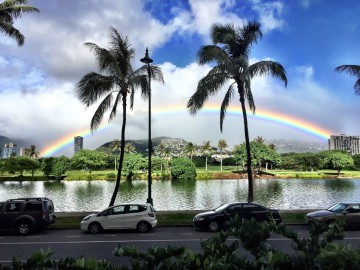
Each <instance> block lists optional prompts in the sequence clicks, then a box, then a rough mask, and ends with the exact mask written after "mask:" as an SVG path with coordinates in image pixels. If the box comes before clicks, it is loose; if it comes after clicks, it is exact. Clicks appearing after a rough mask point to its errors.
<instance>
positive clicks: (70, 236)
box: [65, 235, 81, 238]
mask: <svg viewBox="0 0 360 270" xmlns="http://www.w3.org/2000/svg"><path fill="white" fill-rule="evenodd" d="M65 237H68V238H80V237H81V236H80V235H65Z"/></svg>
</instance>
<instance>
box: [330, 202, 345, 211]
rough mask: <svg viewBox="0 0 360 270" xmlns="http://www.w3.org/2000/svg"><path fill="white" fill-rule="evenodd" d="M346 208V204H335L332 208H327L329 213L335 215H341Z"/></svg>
mask: <svg viewBox="0 0 360 270" xmlns="http://www.w3.org/2000/svg"><path fill="white" fill-rule="evenodd" d="M346 207H347V205H346V204H343V203H337V204H334V205H333V206H331V207H330V208H328V210H329V211H331V212H335V213H341V212H342V211H344V210H345V208H346Z"/></svg>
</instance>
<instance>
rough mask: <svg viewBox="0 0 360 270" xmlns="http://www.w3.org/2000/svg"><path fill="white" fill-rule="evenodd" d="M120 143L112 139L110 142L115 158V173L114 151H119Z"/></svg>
mask: <svg viewBox="0 0 360 270" xmlns="http://www.w3.org/2000/svg"><path fill="white" fill-rule="evenodd" d="M120 145H121V143H120V141H119V140H118V139H114V140H113V141H112V142H111V145H110V147H111V150H112V151H113V152H114V156H115V171H116V153H115V152H116V150H119V149H120Z"/></svg>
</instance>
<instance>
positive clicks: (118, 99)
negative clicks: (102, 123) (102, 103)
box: [109, 91, 126, 121]
mask: <svg viewBox="0 0 360 270" xmlns="http://www.w3.org/2000/svg"><path fill="white" fill-rule="evenodd" d="M121 98H122V93H121V91H119V92H118V93H117V95H116V98H115V102H114V105H113V107H112V109H111V113H110V116H109V121H110V120H112V119H114V118H115V116H116V112H117V106H118V104H119V101H121ZM123 105H124V106H126V104H123Z"/></svg>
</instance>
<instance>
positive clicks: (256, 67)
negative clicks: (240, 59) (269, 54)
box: [249, 61, 287, 86]
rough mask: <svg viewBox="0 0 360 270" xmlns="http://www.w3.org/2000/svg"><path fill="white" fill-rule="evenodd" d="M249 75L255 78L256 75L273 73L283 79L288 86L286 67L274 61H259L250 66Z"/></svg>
mask: <svg viewBox="0 0 360 270" xmlns="http://www.w3.org/2000/svg"><path fill="white" fill-rule="evenodd" d="M249 75H250V77H251V78H253V77H254V76H255V75H259V76H264V75H271V76H272V77H274V78H279V79H281V80H282V81H283V82H284V83H285V86H287V77H286V71H285V69H284V67H283V66H282V65H281V64H280V63H277V62H274V61H259V62H256V63H254V64H252V65H251V66H249Z"/></svg>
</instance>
